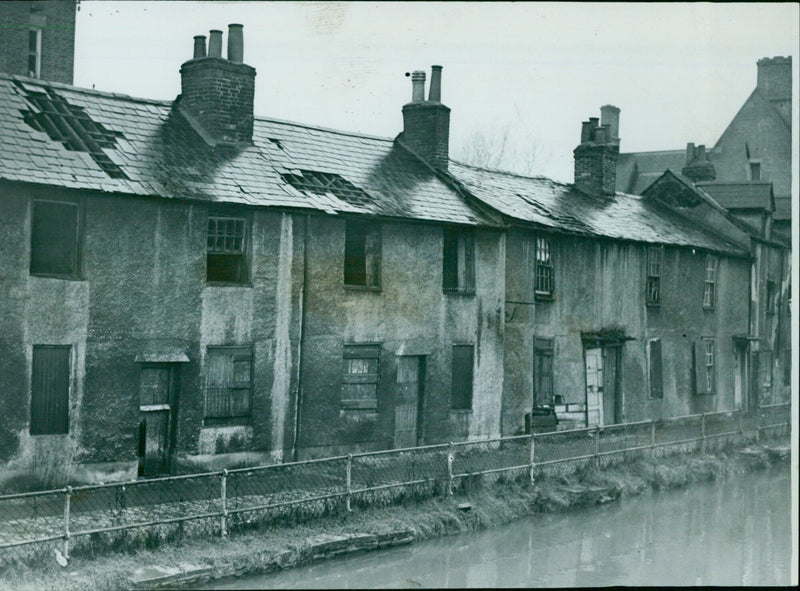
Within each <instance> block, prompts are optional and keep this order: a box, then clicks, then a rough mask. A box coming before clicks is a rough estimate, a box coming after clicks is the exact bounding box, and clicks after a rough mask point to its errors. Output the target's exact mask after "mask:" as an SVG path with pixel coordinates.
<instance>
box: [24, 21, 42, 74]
mask: <svg viewBox="0 0 800 591" xmlns="http://www.w3.org/2000/svg"><path fill="white" fill-rule="evenodd" d="M31 33H36V49H34V50H33V51H31V46H30V43H31ZM27 57H28V60H27V64H26V65H27V66H28V67H27V70H28V77H29V78H41V77H42V28H41V27H29V28H28V52H27ZM31 57H34V59H35V68H34V71H33V73H31V69H30V60H31Z"/></svg>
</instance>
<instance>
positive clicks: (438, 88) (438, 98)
mask: <svg viewBox="0 0 800 591" xmlns="http://www.w3.org/2000/svg"><path fill="white" fill-rule="evenodd" d="M428 100H429V101H435V102H437V103H440V102H442V66H431V87H430V90H429V91H428Z"/></svg>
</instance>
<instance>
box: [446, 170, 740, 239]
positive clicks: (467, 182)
mask: <svg viewBox="0 0 800 591" xmlns="http://www.w3.org/2000/svg"><path fill="white" fill-rule="evenodd" d="M449 172H450V174H451V175H452V176H454V177H455V178H456V179H457V180H458V181H459V182H461V183H462V184H463V185H464V186H465V187H466V188H467V189H468V190H469V192H470V193H471V194H472V195H473V196H475V197H476V198H477V199H480V200H481V201H483V202H484V203H486V204H488V205H490V206H491V207H493V208H494V209H496V210H498V211H499V212H501V213H502V214H504V215H506V216H508V217H510V218H513V219H515V220H520V221H523V222H528V223H532V224H535V225H537V226H541V227H544V228H548V229H550V230H552V231H555V232H565V233H570V234H578V235H583V236H590V237H602V238H613V239H618V240H631V241H637V242H645V243H655V244H671V245H676V246H690V247H697V248H703V249H707V250H712V251H717V252H725V253H734V254H745V253H744V252H743V251H742V249H741V248H740V247H739V246H737V245H736V244H735V243H734V242H732V241H730V240H728V239H726V238H724V237H722V236H720V235H719V234H716V233H714V232H712V231H710V230H707V229H705V228H703V227H701V226H699V225H697V224H695V223H693V222H692V221H690V220H689V219H688V218H686V217H684V216H683V215H681V214H679V213H677V212H675V211H673V210H672V209H670V208H668V207H666V206H664V205H661V204H659V203H657V202H654V201H652V200H648V199H646V198H644V197H641V196H639V195H629V194H626V193H617V194H616V195H614V196H608V197H593V196H590V195H587V194H586V193H584V192H582V191H580V190H578V189H577V188H576V187H575V185H571V184H566V183H560V182H557V181H554V180H551V179H548V178H544V177H526V176H520V175H516V174H513V173H509V172H503V171H497V170H487V169H483V168H477V167H474V166H469V165H466V164H462V163H458V162H454V161H451V162H450V168H449Z"/></svg>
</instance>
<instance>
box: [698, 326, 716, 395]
mask: <svg viewBox="0 0 800 591" xmlns="http://www.w3.org/2000/svg"><path fill="white" fill-rule="evenodd" d="M694 368H695V391H696V393H697V394H714V392H715V390H716V383H717V381H716V342H715V341H714V339H708V338H703V339H700V340H698V341H697V342H695V348H694Z"/></svg>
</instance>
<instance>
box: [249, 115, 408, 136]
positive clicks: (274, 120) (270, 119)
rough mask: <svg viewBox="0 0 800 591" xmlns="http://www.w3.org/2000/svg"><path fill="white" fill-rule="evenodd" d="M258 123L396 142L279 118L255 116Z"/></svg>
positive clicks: (365, 134) (366, 134)
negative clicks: (265, 122)
mask: <svg viewBox="0 0 800 591" xmlns="http://www.w3.org/2000/svg"><path fill="white" fill-rule="evenodd" d="M253 118H254V119H255V120H256V121H268V122H270V123H279V124H282V125H291V126H293V127H304V128H306V129H314V130H317V131H324V132H327V133H336V134H338V135H347V136H351V137H359V138H366V139H371V140H380V141H383V142H394V138H391V137H386V136H380V135H371V134H368V133H360V132H356V131H345V130H343V129H334V128H332V127H325V126H322V125H313V124H311V123H301V122H298V121H289V120H288V119H280V118H278V117H266V116H262V115H255V116H254V117H253Z"/></svg>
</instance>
